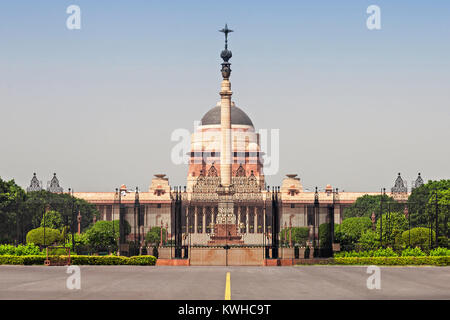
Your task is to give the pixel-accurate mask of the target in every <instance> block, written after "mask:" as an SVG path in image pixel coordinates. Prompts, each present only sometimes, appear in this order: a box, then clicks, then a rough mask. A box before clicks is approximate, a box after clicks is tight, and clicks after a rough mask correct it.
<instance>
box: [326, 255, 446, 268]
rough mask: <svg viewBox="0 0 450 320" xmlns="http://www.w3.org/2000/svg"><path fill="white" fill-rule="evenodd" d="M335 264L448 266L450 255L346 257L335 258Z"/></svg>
mask: <svg viewBox="0 0 450 320" xmlns="http://www.w3.org/2000/svg"><path fill="white" fill-rule="evenodd" d="M333 264H340V265H386V266H393V265H397V266H406V265H432V266H448V265H450V257H442V256H441V257H440V256H425V257H345V258H334V261H333Z"/></svg>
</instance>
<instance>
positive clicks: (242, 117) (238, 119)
mask: <svg viewBox="0 0 450 320" xmlns="http://www.w3.org/2000/svg"><path fill="white" fill-rule="evenodd" d="M231 124H232V125H233V124H237V125H245V126H251V127H253V123H252V120H250V118H249V117H248V115H247V114H246V113H245V112H244V111H242V110H241V109H239V108H238V107H235V106H231ZM207 125H220V106H215V107H214V108H212V109H211V110H209V111H208V112H207V113H206V114H205V115H204V116H203V118H202V126H207Z"/></svg>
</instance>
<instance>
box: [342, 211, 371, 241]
mask: <svg viewBox="0 0 450 320" xmlns="http://www.w3.org/2000/svg"><path fill="white" fill-rule="evenodd" d="M371 226H372V221H371V220H370V219H369V218H368V217H353V218H347V219H344V220H343V221H342V223H341V224H340V225H337V226H336V228H335V234H336V240H337V242H339V243H340V244H341V245H343V246H347V245H355V244H356V243H357V242H358V240H359V238H360V237H361V235H362V234H363V232H365V231H367V230H369V229H370V228H371Z"/></svg>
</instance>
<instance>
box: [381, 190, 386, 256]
mask: <svg viewBox="0 0 450 320" xmlns="http://www.w3.org/2000/svg"><path fill="white" fill-rule="evenodd" d="M385 194H386V188H381V199H380V246H381V247H383V199H384V195H385Z"/></svg>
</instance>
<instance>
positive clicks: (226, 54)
mask: <svg viewBox="0 0 450 320" xmlns="http://www.w3.org/2000/svg"><path fill="white" fill-rule="evenodd" d="M219 31H220V32H223V33H224V34H225V49H224V50H222V52H221V53H220V57H221V58H222V59H223V63H222V70H221V72H222V77H223V79H224V80H228V79H229V78H230V74H231V68H230V65H231V63H229V62H228V60H230V59H231V57H232V56H233V54H232V53H231V51H230V50H228V34H229V33H230V32H233V30H231V29H228V26H227V24H225V28H223V29H222V30H219Z"/></svg>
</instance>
